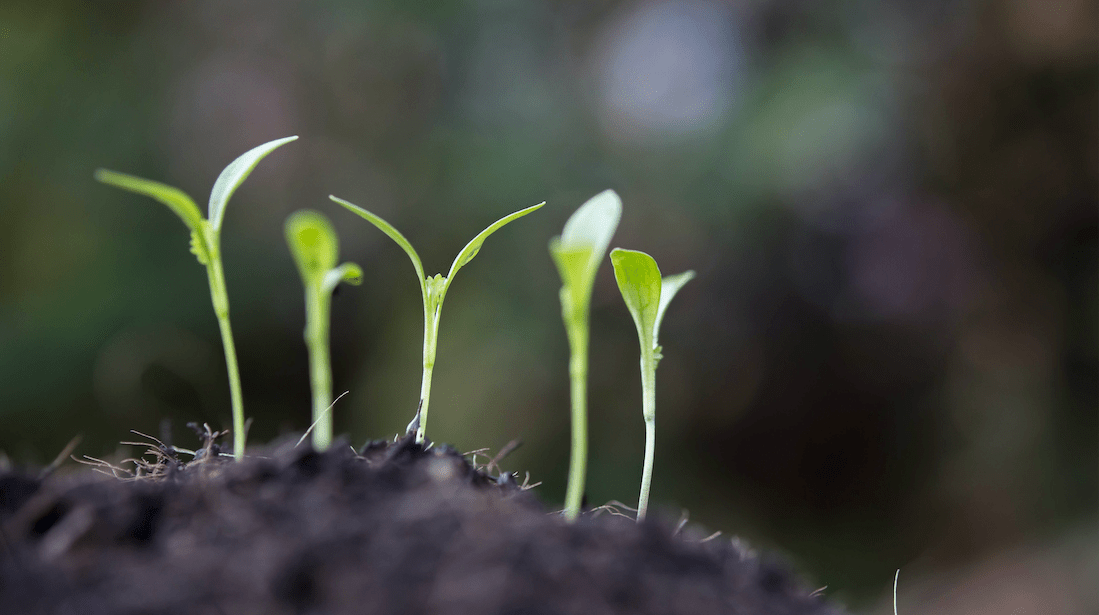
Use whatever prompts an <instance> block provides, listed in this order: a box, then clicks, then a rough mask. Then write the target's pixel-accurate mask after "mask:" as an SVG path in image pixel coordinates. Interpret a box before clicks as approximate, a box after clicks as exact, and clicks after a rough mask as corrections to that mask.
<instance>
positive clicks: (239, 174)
mask: <svg viewBox="0 0 1099 615" xmlns="http://www.w3.org/2000/svg"><path fill="white" fill-rule="evenodd" d="M295 139H297V137H286V138H285V139H278V140H277V141H271V142H270V143H265V144H263V145H260V146H259V147H256V148H254V149H251V150H249V151H248V152H246V153H245V154H243V155H242V156H240V157H239V158H237V159H236V160H234V161H233V162H231V163H229V166H227V167H225V170H223V171H222V172H221V175H219V176H218V178H217V181H215V182H214V188H213V189H212V190H211V191H210V205H209V209H208V212H207V216H208V217H207V218H203V217H202V214H201V213H200V212H199V209H198V206H197V205H195V202H194V201H193V200H192V199H191V197H189V196H187V194H186V193H184V192H183V191H182V190H179V189H178V188H173V187H172V186H168V185H166V184H162V183H159V182H154V181H150V180H147V179H142V178H140V177H135V176H133V175H126V174H125V173H116V172H114V171H108V170H106V169H99V170H97V171H96V172H95V178H96V179H97V180H98V181H100V182H103V183H104V184H108V185H111V186H114V187H116V188H121V189H123V190H128V191H130V192H134V193H137V194H142V195H145V196H148V197H151V198H153V199H155V200H157V201H159V202H161V203H163V204H164V205H166V206H167V207H168V208H169V209H171V210H172V211H173V212H175V214H176V215H177V216H179V217H180V219H181V220H183V223H184V224H186V225H187V228H188V229H190V231H191V252H192V253H193V254H194V255H195V257H196V258H197V259H198V262H199V263H201V264H203V265H205V266H206V274H207V277H208V278H209V280H210V298H211V300H212V301H213V304H214V314H215V315H216V316H217V319H218V326H219V327H220V329H221V342H222V345H223V346H224V347H225V366H226V369H227V370H228V372H229V397H230V399H231V401H232V406H233V456H234V457H236V458H237V459H238V460H239V459H241V458H242V457H243V456H244V443H245V433H244V400H243V397H242V395H241V389H240V370H239V368H238V367H237V352H236V348H235V346H234V345H233V329H232V327H231V326H230V325H229V293H228V291H227V290H226V288H225V271H224V269H223V268H222V264H221V223H222V220H223V219H224V217H225V206H226V205H227V204H228V203H229V198H230V197H231V196H233V193H234V192H236V190H237V188H238V187H240V185H241V184H242V183H244V180H245V179H247V178H248V175H249V174H251V173H252V169H254V168H256V165H257V164H259V162H260V160H263V158H264V157H265V156H267V154H270V153H271V152H272V151H274V150H275V149H276V148H278V147H280V146H282V145H285V144H286V143H289V142H291V141H293V140H295Z"/></svg>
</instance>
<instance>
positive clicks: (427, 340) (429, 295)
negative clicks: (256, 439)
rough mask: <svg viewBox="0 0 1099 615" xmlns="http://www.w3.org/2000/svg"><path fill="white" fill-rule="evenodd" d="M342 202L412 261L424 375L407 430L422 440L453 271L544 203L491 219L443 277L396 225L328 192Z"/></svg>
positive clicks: (418, 440) (335, 199)
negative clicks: (427, 269) (429, 269)
mask: <svg viewBox="0 0 1099 615" xmlns="http://www.w3.org/2000/svg"><path fill="white" fill-rule="evenodd" d="M328 198H330V199H332V200H333V201H335V202H336V203H339V204H340V205H342V206H344V207H345V208H346V209H347V210H348V211H350V212H352V213H354V214H356V215H358V216H360V217H362V218H363V219H364V220H366V221H367V222H369V223H371V224H373V225H374V226H376V227H377V228H378V230H380V231H381V232H383V233H385V234H386V235H388V236H389V238H390V239H392V240H393V241H394V242H396V243H397V245H399V246H400V247H401V249H403V250H404V251H405V253H406V254H408V258H409V259H410V260H411V261H412V266H413V267H414V268H415V269H416V278H417V279H418V280H419V282H420V294H421V296H422V297H423V301H424V351H423V358H424V361H423V368H424V374H423V379H422V380H421V381H420V404H419V406H418V407H417V410H416V416H415V417H414V418H413V419H412V422H411V423H409V425H408V429H407V431H408V432H409V433H411V432H413V431H415V432H416V441H417V442H419V443H421V444H422V443H423V442H424V441H425V439H426V436H425V432H426V431H427V411H428V402H429V401H430V400H431V373H432V370H434V368H435V353H436V351H437V350H438V343H439V317H440V313H441V311H442V307H443V299H445V298H446V292H447V290H448V289H449V288H450V283H451V282H452V281H453V280H454V274H455V273H457V272H458V270H459V269H461V268H462V267H464V266H465V265H466V264H467V263H469V261H471V260H473V257H475V256H477V253H478V251H480V249H481V245H482V244H484V243H485V240H486V239H488V237H489V235H491V234H493V233H495V232H496V231H498V230H500V228H501V227H503V226H504V225H505V224H507V223H509V222H511V221H513V220H517V219H519V218H522V217H523V216H525V215H527V214H529V213H531V212H532V211H534V210H536V209H538V208H539V207H542V206H543V205H545V203H544V202H543V203H539V204H538V205H533V206H531V207H527V208H526V209H521V210H519V211H517V212H515V213H512V214H509V215H507V216H504V217H503V218H500V219H499V220H497V221H496V222H493V223H492V224H491V225H490V226H489V227H488V228H486V229H485V230H483V231H481V232H480V233H478V234H477V236H476V237H474V238H473V239H472V240H471V241H470V242H469V243H467V244H466V247H464V248H462V251H461V252H459V253H458V256H457V257H455V258H454V262H453V263H452V264H451V265H450V271H449V272H448V273H447V274H446V277H443V276H442V275H441V274H435V275H434V276H432V277H430V278H429V277H426V276H425V275H424V266H423V263H422V262H421V261H420V256H419V255H418V254H417V253H416V250H415V249H413V247H412V244H411V243H409V242H408V240H407V239H405V237H404V235H402V234H401V233H400V232H399V231H397V229H395V228H393V226H392V225H390V224H389V223H388V222H386V221H385V220H382V219H381V218H379V217H378V216H376V215H374V214H373V213H371V212H369V211H367V210H365V209H363V208H361V207H359V206H358V205H354V204H352V203H350V202H348V201H345V200H343V199H341V198H338V197H335V196H330V197H328Z"/></svg>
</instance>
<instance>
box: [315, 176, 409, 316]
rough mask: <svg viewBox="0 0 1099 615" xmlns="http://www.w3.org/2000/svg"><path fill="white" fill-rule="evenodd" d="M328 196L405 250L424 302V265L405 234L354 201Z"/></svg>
mask: <svg viewBox="0 0 1099 615" xmlns="http://www.w3.org/2000/svg"><path fill="white" fill-rule="evenodd" d="M328 198H330V199H332V200H333V201H335V202H336V203H339V204H340V205H343V206H344V207H345V208H346V209H347V210H348V211H350V212H352V213H355V214H358V215H359V216H361V217H362V218H363V219H364V220H366V221H367V222H369V223H371V224H373V225H374V226H376V227H378V230H380V231H381V232H383V233H385V234H386V235H389V238H390V239H392V240H393V241H395V242H397V245H399V246H401V249H403V250H404V251H405V253H406V254H408V258H410V259H411V260H412V266H413V267H415V268H416V276H417V277H418V278H420V292H422V293H423V295H424V301H425V302H426V301H427V298H428V294H427V284H426V283H425V280H424V265H423V263H422V262H421V261H420V255H419V254H416V250H415V249H414V248H413V247H412V244H411V243H408V240H407V239H405V236H404V235H402V234H401V232H400V231H398V230H397V229H395V228H393V226H392V225H390V224H389V223H388V222H386V221H385V220H382V219H381V218H379V217H378V216H376V215H374V214H373V213H371V212H369V211H367V210H365V209H363V208H362V207H359V206H358V205H355V204H354V203H350V202H348V201H345V200H343V199H341V198H339V197H337V196H332V195H328Z"/></svg>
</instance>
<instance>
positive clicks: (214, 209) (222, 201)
mask: <svg viewBox="0 0 1099 615" xmlns="http://www.w3.org/2000/svg"><path fill="white" fill-rule="evenodd" d="M296 139H297V137H286V138H284V139H278V140H275V141H271V142H270V143H264V144H263V145H260V146H259V147H254V148H252V149H250V150H248V151H247V152H245V153H244V154H242V155H241V156H240V157H239V158H237V159H236V160H234V161H232V162H230V163H229V166H227V167H225V170H223V171H222V172H221V175H218V178H217V181H216V182H214V188H213V190H211V191H210V207H209V209H208V212H207V217H208V218H209V220H210V224H211V225H213V227H214V232H215V233H219V232H221V221H222V219H223V218H224V217H225V205H226V204H227V203H228V202H229V197H231V196H233V193H234V192H236V190H237V188H239V187H240V185H241V184H242V183H244V180H245V179H248V175H250V174H251V173H252V169H254V168H256V165H257V164H259V161H260V160H263V158H264V157H265V156H267V154H270V153H271V152H273V151H274V150H275V149H277V148H278V147H281V146H283V145H285V144H287V143H289V142H291V141H294V140H296Z"/></svg>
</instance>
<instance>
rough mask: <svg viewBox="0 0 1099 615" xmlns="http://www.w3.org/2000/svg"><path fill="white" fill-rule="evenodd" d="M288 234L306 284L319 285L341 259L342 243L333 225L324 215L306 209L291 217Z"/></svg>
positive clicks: (287, 225)
mask: <svg viewBox="0 0 1099 615" xmlns="http://www.w3.org/2000/svg"><path fill="white" fill-rule="evenodd" d="M285 230H286V243H287V245H289V246H290V253H291V254H292V255H293V256H294V263H295V264H297V266H298V272H299V273H301V277H302V280H304V281H305V283H306V284H308V285H319V284H320V283H321V280H322V279H323V278H324V276H325V274H327V273H328V271H329V270H330V269H332V268H333V267H335V266H336V259H337V258H339V250H340V246H339V239H337V237H336V231H335V230H334V229H333V228H332V223H331V222H329V221H328V218H326V217H325V216H324V215H323V214H321V213H320V212H316V211H311V210H307V209H305V210H301V211H296V212H294V213H292V214H290V217H289V218H287V219H286V229H285Z"/></svg>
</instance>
